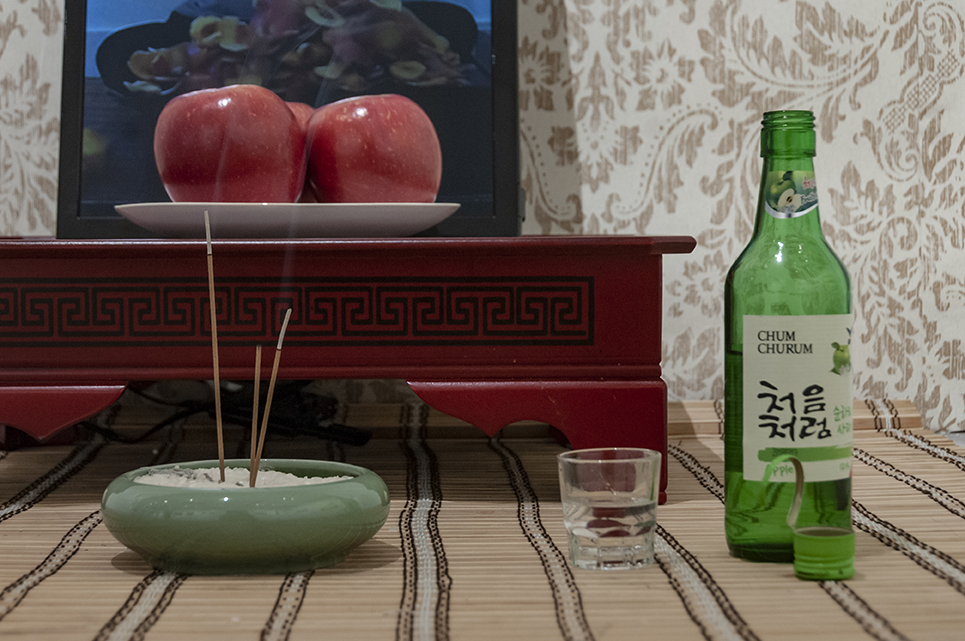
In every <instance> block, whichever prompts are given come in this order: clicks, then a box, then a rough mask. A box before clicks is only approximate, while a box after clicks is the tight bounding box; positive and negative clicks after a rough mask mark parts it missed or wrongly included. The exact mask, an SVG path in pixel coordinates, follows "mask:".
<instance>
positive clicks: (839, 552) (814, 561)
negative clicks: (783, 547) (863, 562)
mask: <svg viewBox="0 0 965 641" xmlns="http://www.w3.org/2000/svg"><path fill="white" fill-rule="evenodd" d="M794 574H795V575H796V576H797V577H798V578H799V579H808V580H811V581H841V580H844V579H850V578H851V577H853V576H854V530H850V529H845V528H840V527H827V526H820V525H815V526H809V527H802V528H797V529H796V530H794Z"/></svg>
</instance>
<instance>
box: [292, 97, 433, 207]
mask: <svg viewBox="0 0 965 641" xmlns="http://www.w3.org/2000/svg"><path fill="white" fill-rule="evenodd" d="M441 180H442V150H441V148H440V146H439V137H438V135H437V134H436V130H435V127H434V126H433V124H432V121H431V120H430V119H429V116H428V115H426V113H425V111H423V110H422V108H421V107H420V106H419V105H418V104H416V103H415V102H414V101H412V100H410V99H409V98H406V97H404V96H400V95H397V94H381V95H366V96H356V97H353V98H346V99H344V100H339V101H338V102H333V103H331V104H328V105H324V106H322V107H319V108H318V109H316V110H315V113H313V114H312V117H311V120H310V121H309V125H308V182H309V184H310V185H311V188H312V190H313V191H314V193H315V197H316V198H317V199H318V200H319V202H328V203H349V202H355V203H359V202H374V203H390V202H396V203H401V202H412V203H419V202H421V203H431V202H434V201H435V199H436V195H437V194H438V192H439V184H440V182H441Z"/></svg>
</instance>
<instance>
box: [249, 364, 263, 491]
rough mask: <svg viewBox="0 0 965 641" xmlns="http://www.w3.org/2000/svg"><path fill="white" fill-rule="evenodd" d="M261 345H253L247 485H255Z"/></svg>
mask: <svg viewBox="0 0 965 641" xmlns="http://www.w3.org/2000/svg"><path fill="white" fill-rule="evenodd" d="M260 387H261V345H255V390H254V394H253V396H254V401H253V405H252V407H251V463H250V464H249V465H248V487H255V456H256V451H257V449H258V400H259V397H260V396H261V390H260V389H259V388H260Z"/></svg>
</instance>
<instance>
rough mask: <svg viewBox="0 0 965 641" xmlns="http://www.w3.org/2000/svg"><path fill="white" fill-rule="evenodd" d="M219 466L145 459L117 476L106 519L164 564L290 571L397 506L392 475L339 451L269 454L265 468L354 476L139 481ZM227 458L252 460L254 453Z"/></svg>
mask: <svg viewBox="0 0 965 641" xmlns="http://www.w3.org/2000/svg"><path fill="white" fill-rule="evenodd" d="M175 466H179V467H181V468H215V470H217V468H218V461H192V462H189V463H171V464H168V465H157V466H153V467H143V468H140V469H137V470H134V471H131V472H127V473H126V474H122V475H121V476H119V477H117V478H116V479H114V481H112V482H111V484H110V485H109V486H108V487H107V490H105V492H104V496H103V498H102V499H101V510H102V513H103V516H104V524H105V525H106V526H107V529H108V530H110V532H111V534H113V535H114V537H115V538H116V539H117V540H118V541H120V542H121V543H123V544H124V545H126V546H127V547H128V548H130V549H131V550H133V551H134V552H137V553H138V554H140V555H141V556H142V557H144V559H145V560H146V561H147V562H148V563H150V564H151V565H152V566H153V567H154V568H156V569H159V570H165V571H169V572H178V573H182V574H217V575H227V574H288V573H290V572H303V571H307V570H314V569H317V568H321V567H326V566H330V565H334V564H336V563H339V562H341V561H343V560H344V559H345V557H346V556H347V555H348V553H349V552H350V551H351V550H353V549H354V548H356V547H358V546H359V545H361V544H362V543H364V542H365V541H367V540H369V539H370V538H372V536H374V535H375V533H376V532H378V531H379V528H381V527H382V525H383V524H384V523H385V520H386V518H387V517H388V513H389V492H388V489H387V488H386V486H385V483H384V482H383V481H382V479H381V478H380V477H379V476H378V475H377V474H375V473H374V472H372V471H371V470H367V469H365V468H363V467H358V466H355V465H349V464H346V463H336V462H332V461H311V460H298V459H266V460H263V461H262V462H261V464H260V468H259V469H261V470H266V469H271V470H277V471H279V472H288V473H290V474H294V475H296V476H303V477H310V476H349V477H350V478H348V479H343V480H339V481H332V482H329V483H322V484H318V485H298V486H290V487H264V488H260V487H258V488H248V487H227V488H220V487H218V488H193V487H165V486H158V485H147V484H144V483H138V482H136V481H135V479H136V478H137V477H138V476H141V475H143V474H147V473H149V472H150V471H152V470H163V469H166V468H173V467H175ZM225 466H226V467H243V468H246V469H247V468H248V466H249V461H248V460H246V459H234V460H229V461H225Z"/></svg>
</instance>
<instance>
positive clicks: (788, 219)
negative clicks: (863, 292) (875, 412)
mask: <svg viewBox="0 0 965 641" xmlns="http://www.w3.org/2000/svg"><path fill="white" fill-rule="evenodd" d="M814 142H815V136H814V115H813V114H812V113H811V112H809V111H777V112H770V113H765V114H764V120H763V128H762V130H761V156H763V158H764V167H763V174H762V177H761V191H760V197H759V199H758V204H757V218H756V220H755V222H754V233H753V236H752V237H751V240H750V242H749V243H748V245H747V247H745V248H744V251H743V252H742V253H741V255H740V256H739V257H738V259H737V261H736V262H735V263H734V265H733V266H732V267H731V269H730V271H729V272H728V274H727V280H726V282H725V286H724V317H725V321H724V322H725V330H724V342H725V349H726V354H725V386H724V387H725V392H724V393H725V428H724V444H725V454H724V467H725V480H724V488H725V514H726V516H725V531H726V535H727V544H728V547H729V548H730V552H731V554H732V555H733V556H736V557H740V558H745V559H750V560H754V561H772V562H791V561H793V549H792V533H791V529H790V527H788V525H787V513H788V509H789V507H790V505H791V499H792V497H793V495H794V470H793V467H792V466H791V465H790V463H788V464H785V465H783V466H781V467H779V468H777V471H776V473H775V474H774V475H773V476H772V477H771V481H770V482H769V483H764V482H763V478H764V471H765V468H766V466H767V463H768V462H769V461H770V460H771V459H773V458H774V457H776V456H778V455H780V454H785V453H789V454H792V455H794V456H796V457H797V458H798V459H799V460H800V461H802V463H803V465H804V477H805V481H806V485H805V489H804V497H803V504H802V506H801V513H800V516H799V517H798V521H797V525H798V527H803V526H808V525H828V526H836V527H843V528H850V527H851V443H852V434H851V422H852V417H851V411H852V396H851V356H850V351H849V350H850V343H851V340H850V339H851V328H852V309H851V283H850V279H849V278H848V272H847V270H846V269H845V267H844V265H843V264H842V263H841V261H840V260H839V259H838V257H837V256H836V255H835V253H834V251H832V249H831V247H830V246H829V245H828V243H827V241H826V240H825V238H824V235H823V234H822V232H821V219H820V215H819V211H818V197H817V194H818V192H817V185H816V183H815V179H814V162H813V160H812V158H813V157H814Z"/></svg>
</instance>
